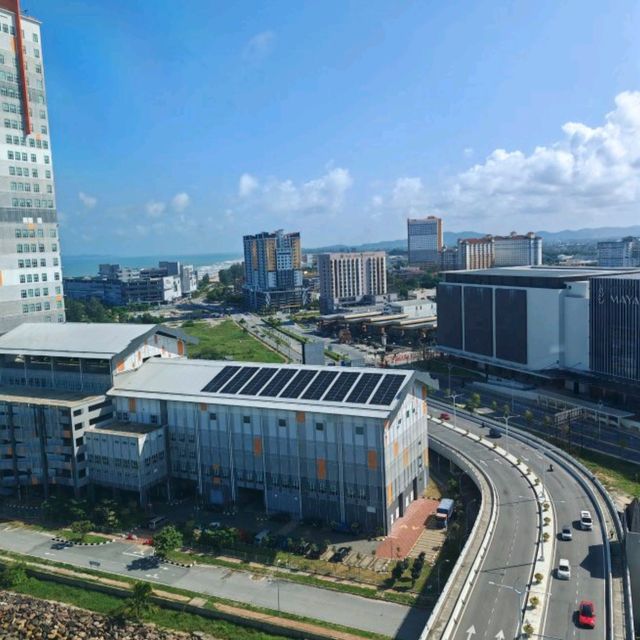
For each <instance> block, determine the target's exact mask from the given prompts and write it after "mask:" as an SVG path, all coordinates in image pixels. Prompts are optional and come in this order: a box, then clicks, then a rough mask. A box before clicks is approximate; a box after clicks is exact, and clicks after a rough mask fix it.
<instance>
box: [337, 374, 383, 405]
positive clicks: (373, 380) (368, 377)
mask: <svg viewBox="0 0 640 640" xmlns="http://www.w3.org/2000/svg"><path fill="white" fill-rule="evenodd" d="M382 376H383V374H382V373H363V374H362V376H360V380H358V382H357V384H356V386H355V387H353V391H351V393H350V394H349V397H348V398H347V399H346V400H345V402H350V403H354V404H365V403H366V402H367V400H368V399H369V396H370V395H371V394H372V392H373V390H374V389H375V388H376V385H377V384H378V382H380V378H382Z"/></svg>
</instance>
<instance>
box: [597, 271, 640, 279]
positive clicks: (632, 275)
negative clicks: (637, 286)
mask: <svg viewBox="0 0 640 640" xmlns="http://www.w3.org/2000/svg"><path fill="white" fill-rule="evenodd" d="M598 277H599V278H617V279H620V280H640V271H632V272H629V273H612V274H608V273H606V274H604V275H600V276H598Z"/></svg>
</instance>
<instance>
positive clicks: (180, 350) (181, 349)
mask: <svg viewBox="0 0 640 640" xmlns="http://www.w3.org/2000/svg"><path fill="white" fill-rule="evenodd" d="M178 355H179V356H183V355H184V342H182V340H178Z"/></svg>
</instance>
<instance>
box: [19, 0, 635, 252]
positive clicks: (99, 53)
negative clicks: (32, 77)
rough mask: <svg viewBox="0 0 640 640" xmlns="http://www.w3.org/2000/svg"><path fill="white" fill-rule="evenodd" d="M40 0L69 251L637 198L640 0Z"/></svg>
mask: <svg viewBox="0 0 640 640" xmlns="http://www.w3.org/2000/svg"><path fill="white" fill-rule="evenodd" d="M23 4H24V8H26V9H28V10H29V11H30V13H31V14H32V15H34V16H35V17H37V18H39V19H40V20H42V22H43V53H44V59H45V65H46V66H45V72H46V80H47V90H48V100H49V112H50V119H51V130H52V139H53V154H54V167H55V171H56V188H57V204H58V210H59V212H60V215H61V227H62V241H63V249H64V251H66V252H67V253H69V254H78V253H109V254H122V255H139V254H157V253H164V252H166V253H173V252H175V253H202V252H218V251H235V250H239V249H240V246H241V236H242V234H244V233H250V232H256V231H261V230H266V229H274V228H278V227H282V228H285V229H289V230H300V231H301V232H302V234H303V244H304V245H306V246H307V247H310V246H318V245H322V244H328V243H333V242H344V243H351V244H356V243H360V242H365V241H375V240H384V239H395V238H401V237H403V236H404V234H405V219H406V217H407V216H408V215H427V214H430V213H438V214H440V215H442V216H443V218H444V220H445V222H444V224H445V229H447V230H452V231H458V230H463V229H473V230H477V231H483V232H484V231H486V232H495V233H498V232H508V231H510V230H512V229H517V230H520V231H525V230H528V229H548V230H558V229H562V228H566V227H582V226H599V225H605V224H606V225H610V224H615V223H618V224H621V225H622V224H633V223H635V222H637V221H638V219H640V216H638V207H637V202H638V196H639V195H640V94H638V93H636V90H640V86H639V84H640V83H639V82H638V78H639V71H640V39H639V38H638V37H637V34H638V33H640V5H639V4H638V3H637V2H631V1H629V2H623V1H615V0H614V1H613V2H609V3H606V7H605V5H603V4H602V3H601V2H595V1H589V0H581V1H567V2H561V3H560V2H557V1H544V0H543V1H541V2H535V3H533V2H513V3H512V2H496V1H492V2H480V1H479V2H428V1H426V0H423V1H420V2H400V1H394V2H388V1H387V2H379V1H377V0H369V1H368V2H362V1H359V2H345V1H344V0H340V1H339V2H338V1H336V2H334V1H332V0H323V2H292V1H288V2H278V1H272V2H262V3H254V2H241V1H238V2H224V3H223V2H217V1H213V0H189V1H188V2H175V1H171V2H169V1H165V0H153V1H152V0H137V1H135V0H93V1H89V0H64V1H61V2H51V1H50V0H30V1H29V2H26V1H23ZM567 123H570V124H567Z"/></svg>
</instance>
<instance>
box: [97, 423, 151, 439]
mask: <svg viewBox="0 0 640 640" xmlns="http://www.w3.org/2000/svg"><path fill="white" fill-rule="evenodd" d="M159 429H162V427H161V426H160V425H157V424H143V423H142V422H112V423H111V424H107V425H105V426H103V427H100V426H98V425H93V426H91V427H89V428H88V430H87V433H91V432H93V433H97V434H100V433H104V434H106V435H113V436H135V437H136V438H138V439H140V438H142V437H143V436H146V435H147V434H148V433H152V432H154V431H158V430H159Z"/></svg>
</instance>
